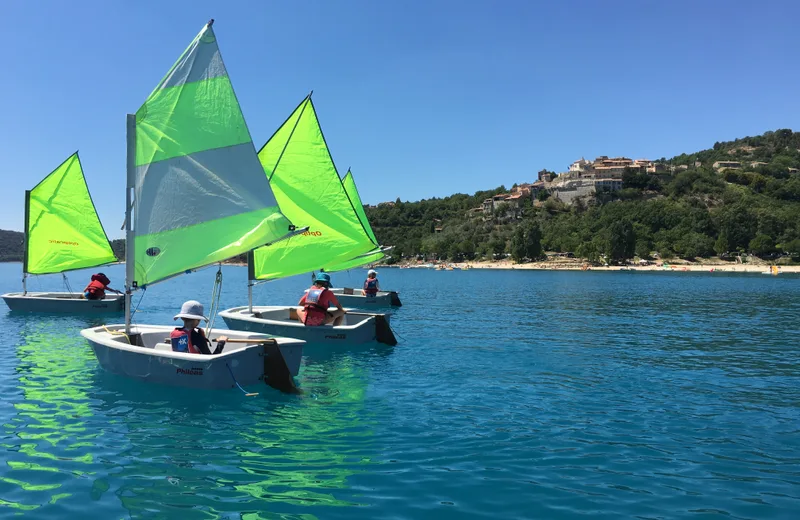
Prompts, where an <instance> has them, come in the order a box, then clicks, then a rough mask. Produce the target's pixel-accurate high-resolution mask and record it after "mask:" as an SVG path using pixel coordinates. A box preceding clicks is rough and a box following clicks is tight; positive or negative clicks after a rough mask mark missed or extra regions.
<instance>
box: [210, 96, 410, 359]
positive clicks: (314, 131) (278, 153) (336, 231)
mask: <svg viewBox="0 0 800 520" xmlns="http://www.w3.org/2000/svg"><path fill="white" fill-rule="evenodd" d="M258 157H259V160H260V161H261V165H262V166H263V168H264V172H265V173H266V176H267V178H269V181H270V186H271V187H272V189H273V190H274V192H275V197H276V199H277V201H278V204H279V205H280V208H281V211H283V212H284V214H285V215H286V216H287V217H288V218H289V219H290V220H292V221H295V222H302V223H303V224H304V225H308V226H309V227H308V231H306V232H305V233H303V234H302V235H299V236H296V237H294V238H292V239H290V240H286V241H283V242H280V243H277V244H272V245H270V246H267V247H261V248H258V249H256V250H255V251H253V252H252V253H251V254H250V255H248V280H249V282H248V305H247V306H243V307H234V308H232V309H226V310H224V311H222V312H220V313H219V315H220V317H222V319H224V320H225V323H226V324H227V325H228V327H230V328H231V329H237V330H247V331H254V332H262V333H266V334H275V335H279V336H288V337H293V338H300V339H304V340H306V341H308V342H309V343H328V344H330V343H334V344H359V343H366V342H371V341H374V340H377V341H379V342H383V343H387V344H391V345H394V344H396V343H397V340H396V339H395V337H394V334H392V332H391V328H390V327H389V324H388V320H389V318H388V316H386V315H384V314H372V313H357V312H348V313H347V314H346V315H345V316H344V322H343V323H342V324H341V325H337V326H333V325H323V326H319V327H306V326H305V325H304V324H303V323H301V322H300V321H298V320H297V319H296V313H295V312H294V311H296V309H297V307H296V306H294V305H290V306H254V305H253V286H254V285H255V284H257V283H260V282H262V281H269V280H277V279H280V278H286V277H289V276H294V275H298V274H305V273H311V272H314V271H317V270H320V269H322V268H324V267H326V266H336V265H341V264H342V263H343V262H348V261H351V260H353V259H354V258H356V257H359V256H361V255H370V254H373V253H374V252H375V250H376V248H379V246H378V244H377V243H376V242H375V241H374V240H373V239H372V237H370V236H369V235H368V234H367V233H366V231H365V228H364V225H363V223H362V222H361V220H360V219H359V218H358V215H357V214H356V210H355V209H354V207H353V204H352V203H351V201H350V199H349V198H348V196H347V193H346V192H345V189H344V187H343V185H342V181H341V179H340V177H339V174H338V172H337V171H336V166H335V165H334V164H333V159H332V158H331V155H330V151H329V150H328V146H327V144H326V142H325V137H324V136H323V134H322V129H321V127H320V124H319V120H318V119H317V114H316V110H315V108H314V104H313V102H312V101H311V94H309V95H308V96H307V97H306V98H305V99H304V100H303V101H302V102H301V103H300V104H299V105H298V106H297V108H296V109H295V110H294V112H292V115H290V116H289V118H288V119H287V120H286V121H285V122H284V123H283V125H281V127H280V128H279V129H278V130H277V131H276V132H275V134H273V136H272V137H271V138H270V139H269V141H267V143H266V144H265V145H264V147H263V148H262V149H261V151H259V153H258ZM298 299H299V296H298Z"/></svg>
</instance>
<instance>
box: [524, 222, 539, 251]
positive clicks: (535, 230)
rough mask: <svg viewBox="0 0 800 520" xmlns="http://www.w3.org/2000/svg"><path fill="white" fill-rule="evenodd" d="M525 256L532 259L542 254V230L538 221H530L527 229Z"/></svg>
mask: <svg viewBox="0 0 800 520" xmlns="http://www.w3.org/2000/svg"><path fill="white" fill-rule="evenodd" d="M520 227H522V226H520ZM525 256H527V257H528V258H530V259H531V260H535V259H537V258H539V257H540V256H542V230H541V229H539V224H538V223H536V222H530V223H528V224H527V228H526V229H525Z"/></svg>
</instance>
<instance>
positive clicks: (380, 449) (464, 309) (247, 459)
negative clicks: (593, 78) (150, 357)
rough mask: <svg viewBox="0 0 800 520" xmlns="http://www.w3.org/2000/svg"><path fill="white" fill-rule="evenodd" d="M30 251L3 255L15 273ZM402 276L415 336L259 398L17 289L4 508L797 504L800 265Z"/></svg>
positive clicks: (326, 363)
mask: <svg viewBox="0 0 800 520" xmlns="http://www.w3.org/2000/svg"><path fill="white" fill-rule="evenodd" d="M20 269H21V266H20V265H19V264H0V292H7V291H12V290H18V289H19V279H20ZM104 271H105V272H106V274H109V275H110V277H111V279H112V281H113V282H114V283H113V284H112V285H113V286H115V287H118V286H121V285H122V283H121V282H122V279H123V276H124V273H123V267H122V266H114V267H110V268H105V269H104ZM224 273H225V282H224V290H223V297H222V305H223V308H225V307H231V306H234V305H241V304H244V303H246V288H245V277H246V270H245V269H244V268H238V267H225V268H224ZM363 273H364V272H363V271H358V272H352V273H340V274H337V275H334V277H333V280H334V284H335V285H337V286H347V285H351V286H352V285H357V284H359V283H360V282H361V280H362V276H363ZM213 277H214V270H207V271H203V272H200V273H195V274H191V275H187V276H182V277H179V278H176V279H173V280H170V281H168V282H165V283H163V284H159V285H156V286H153V287H152V288H151V289H149V290H148V291H147V292H146V293H145V296H144V299H143V301H142V303H141V307H140V310H139V312H138V313H137V315H136V319H137V320H138V321H139V322H141V323H161V324H171V323H173V322H172V315H174V314H175V313H176V312H177V310H178V308H179V307H180V304H181V303H182V302H183V301H184V300H186V299H189V298H196V299H200V300H201V301H203V302H204V303H205V304H206V305H208V300H209V298H210V295H211V289H212V281H213ZM70 278H71V280H72V284H73V287H74V288H77V289H80V288H82V286H83V284H84V283H85V281H84V280H85V279H86V278H88V271H84V272H78V273H74V274H72V275H71V276H70ZM380 279H381V283H382V285H383V286H384V287H387V288H393V289H396V290H399V291H400V292H401V296H402V299H403V302H404V307H402V308H401V309H399V310H397V311H396V312H395V314H394V317H393V326H394V328H395V330H396V332H397V333H398V335H399V337H400V339H401V342H400V344H399V345H398V346H397V347H395V348H393V349H392V348H381V347H376V346H372V347H366V348H363V347H362V348H359V349H351V350H341V351H338V352H334V353H326V352H324V351H323V350H320V349H307V351H306V355H305V356H304V364H303V367H302V370H301V373H300V376H299V378H298V379H299V383H300V386H301V387H302V389H303V393H302V394H301V395H284V394H280V393H278V392H277V391H275V390H272V389H270V388H268V387H258V388H253V387H251V388H250V390H254V391H258V392H259V395H258V396H257V397H254V398H246V397H244V396H243V395H242V394H241V393H239V392H238V391H235V390H231V391H222V392H192V391H187V390H182V389H173V388H169V387H159V386H155V385H147V384H144V383H139V382H135V381H129V380H119V379H117V378H115V377H113V376H110V375H108V374H106V373H104V372H103V371H102V370H101V369H99V367H98V366H97V362H96V360H95V358H94V355H93V354H92V352H91V349H90V348H89V346H88V345H87V344H86V343H85V342H84V341H83V340H82V338H81V336H80V335H79V333H78V331H79V330H80V329H81V328H84V327H87V326H92V325H96V324H98V323H99V322H98V321H93V320H92V319H91V318H78V317H53V316H35V317H34V316H24V315H22V316H19V315H15V314H10V313H9V312H8V310H7V308H6V307H5V305H4V304H2V303H0V331H2V336H3V340H4V341H3V350H4V352H5V355H4V356H2V357H0V393H2V401H0V445H2V447H1V448H0V450H2V451H0V453H2V463H1V464H0V517H3V518H5V517H13V516H15V515H21V516H23V517H24V518H26V519H27V518H75V517H80V518H84V519H90V518H98V519H112V518H137V519H138V518H159V519H162V518H164V519H166V518H175V519H194V518H198V519H200V518H203V519H212V518H224V519H233V518H237V519H238V518H244V519H249V520H254V519H267V518H269V519H272V518H298V519H299V518H302V519H312V518H343V519H344V518H347V519H354V518H481V517H484V518H575V517H579V516H587V515H588V516H592V517H596V518H697V519H701V518H717V517H719V518H722V517H725V518H753V519H762V518H787V519H789V518H792V519H794V518H798V516H797V515H798V514H799V513H798V511H800V377H798V365H799V362H798V359H799V357H800V341H799V340H798V338H800V320H798V317H800V278H798V277H789V276H785V275H781V276H778V277H771V276H763V275H725V274H721V273H714V274H710V273H709V274H694V273H652V274H651V273H625V272H621V273H592V272H586V273H582V272H572V273H564V272H522V271H504V272H487V271H479V270H471V271H464V272H459V271H445V272H436V271H428V270H411V269H409V270H397V269H384V270H383V271H382V272H381V273H380ZM308 282H309V280H308V277H302V278H294V279H288V280H282V281H279V282H276V283H271V284H266V285H263V286H260V287H259V288H257V290H256V301H257V302H258V303H276V304H277V303H280V304H284V303H294V302H295V301H296V300H297V299H298V298H299V296H300V293H301V291H302V289H304V288H305V287H306V285H308ZM30 288H31V289H32V290H38V289H39V288H42V289H60V288H61V280H60V278H59V277H40V278H37V279H34V280H32V281H31V282H30ZM136 301H138V296H137V297H136ZM114 321H115V322H119V321H121V318H117V319H115V320H114ZM100 322H102V321H100ZM218 326H221V327H224V323H222V320H219V323H218Z"/></svg>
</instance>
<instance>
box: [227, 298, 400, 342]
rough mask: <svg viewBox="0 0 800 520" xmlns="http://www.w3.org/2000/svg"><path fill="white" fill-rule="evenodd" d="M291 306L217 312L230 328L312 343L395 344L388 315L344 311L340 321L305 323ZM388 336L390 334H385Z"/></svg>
mask: <svg viewBox="0 0 800 520" xmlns="http://www.w3.org/2000/svg"><path fill="white" fill-rule="evenodd" d="M291 309H297V307H294V306H260V307H259V306H256V307H253V312H250V310H249V308H248V307H246V306H245V307H234V308H233V309H227V310H224V311H222V312H220V313H219V314H218V316H220V317H221V318H222V319H223V320H225V324H226V325H227V326H228V327H230V328H231V329H235V330H243V331H249V332H258V333H261V334H269V335H274V336H285V337H289V338H297V339H301V340H303V341H306V342H308V343H312V344H325V345H360V344H363V343H369V342H372V341H378V342H381V343H386V344H388V345H395V344H396V343H397V341H396V340H395V339H394V334H392V333H391V329H390V328H389V325H388V322H389V317H388V316H386V315H383V314H368V313H353V312H349V311H348V313H347V314H346V315H345V319H344V324H342V325H339V326H336V327H334V326H333V325H322V326H319V327H306V326H305V325H303V324H302V323H301V322H299V321H297V320H292V319H290V318H289V315H290V314H289V311H290V310H291ZM389 336H390V337H389Z"/></svg>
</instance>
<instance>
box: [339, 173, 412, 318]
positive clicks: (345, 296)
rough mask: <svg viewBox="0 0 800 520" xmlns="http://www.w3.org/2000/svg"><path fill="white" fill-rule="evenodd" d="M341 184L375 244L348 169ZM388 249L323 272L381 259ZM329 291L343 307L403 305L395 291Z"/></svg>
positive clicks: (368, 254)
mask: <svg viewBox="0 0 800 520" xmlns="http://www.w3.org/2000/svg"><path fill="white" fill-rule="evenodd" d="M342 186H343V187H344V191H345V194H346V195H347V197H348V198H349V199H350V204H351V205H352V206H353V209H354V210H355V212H356V215H357V216H358V220H359V221H360V222H361V225H362V227H363V228H364V231H365V232H366V233H367V235H368V236H369V238H370V240H372V242H373V243H376V244H377V243H378V240H377V239H376V238H375V233H374V232H373V231H372V226H370V224H369V219H367V214H366V213H365V212H364V205H363V204H362V202H361V196H360V195H359V193H358V188H356V183H355V180H354V179H353V173H352V172H351V171H350V170H347V174H345V176H344V178H343V179H342ZM388 250H389V248H387V247H378V248H377V249H375V250H373V251H372V252H370V253H367V254H366V255H361V256H359V257H356V258H352V259H350V260H348V261H345V262H341V263H339V264H335V265H332V266H328V267H326V268H325V272H327V273H334V272H337V271H346V270H349V269H355V268H357V267H362V266H365V265H369V264H373V263H375V262H378V261H380V260H382V259H383V258H384V257H385V256H386V255H385V253H386V251H388ZM331 291H333V293H334V294H335V295H336V298H337V299H338V300H339V303H341V304H342V305H343V306H345V307H358V308H374V307H402V305H403V304H402V302H401V301H400V296H399V295H398V294H397V292H396V291H378V293H377V294H375V295H374V296H364V295H362V294H361V289H352V288H347V287H344V288H334V289H331Z"/></svg>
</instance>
